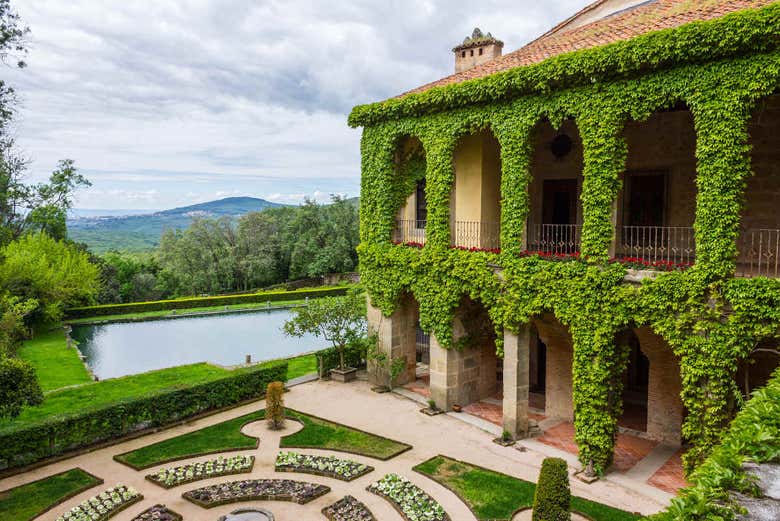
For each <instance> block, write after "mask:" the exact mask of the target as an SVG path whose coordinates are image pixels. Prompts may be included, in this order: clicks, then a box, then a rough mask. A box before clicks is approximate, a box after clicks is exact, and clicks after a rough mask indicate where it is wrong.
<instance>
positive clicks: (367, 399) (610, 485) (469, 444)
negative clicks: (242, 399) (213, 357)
mask: <svg viewBox="0 0 780 521" xmlns="http://www.w3.org/2000/svg"><path fill="white" fill-rule="evenodd" d="M285 401H286V404H287V405H288V406H289V407H291V408H294V409H297V410H300V411H302V412H305V413H309V414H314V415H317V416H321V417H324V418H327V419H329V420H332V421H336V422H339V423H343V424H345V425H349V426H352V427H355V428H358V429H363V430H365V431H368V432H372V433H375V434H378V435H382V436H386V437H389V438H393V439H395V440H398V441H401V442H405V443H409V444H411V445H413V446H414V448H413V449H412V450H410V451H408V452H405V453H403V454H401V455H399V456H397V457H396V458H393V459H391V460H389V461H386V462H382V461H378V460H374V459H372V458H365V457H360V456H353V455H346V454H343V453H337V452H332V451H323V450H301V451H300V452H303V453H310V454H333V455H336V456H338V457H341V458H347V459H352V460H355V461H360V462H364V463H366V464H369V465H371V466H373V467H375V468H376V470H375V471H374V472H372V473H370V474H368V475H367V476H363V477H361V478H359V479H357V480H355V481H353V482H350V483H344V482H342V481H338V480H335V479H330V478H324V477H319V476H312V475H308V474H279V473H276V472H274V461H275V458H276V454H277V453H278V451H279V449H278V447H279V438H280V436H282V435H286V434H290V433H291V432H294V430H296V429H298V428H300V427H299V426H298V424H297V423H295V422H288V427H287V430H286V431H284V432H281V433H279V432H273V431H269V430H267V429H266V427H265V424H264V423H262V422H257V423H253V424H250V425H247V426H246V427H245V428H244V432H245V433H247V434H250V435H253V436H259V437H260V446H259V448H258V449H256V450H246V451H238V452H234V453H231V454H246V455H254V456H255V457H256V458H257V461H256V464H255V468H254V470H253V472H252V473H251V474H242V475H238V476H223V477H219V478H214V479H210V480H203V481H200V482H196V483H191V484H189V485H183V486H181V487H176V488H173V489H170V490H164V489H162V488H160V487H158V486H157V485H154V484H153V483H150V482H149V481H147V480H145V479H144V476H145V475H146V474H149V473H151V472H154V471H155V470H156V468H150V469H147V470H146V471H142V472H136V471H134V470H132V469H130V468H129V467H126V466H125V465H122V464H120V463H118V462H116V461H114V460H113V459H112V456H114V455H115V454H119V453H122V452H126V451H129V450H133V449H136V448H139V447H142V446H145V445H148V444H151V443H155V442H157V441H160V440H163V439H167V438H171V437H174V436H177V435H179V434H183V433H186V432H191V431H194V430H197V429H200V428H203V427H206V426H208V425H213V424H215V423H218V422H222V421H225V420H228V419H231V418H235V417H237V416H241V415H244V414H247V413H249V412H252V411H254V410H257V409H259V408H261V407H262V406H263V403H262V402H258V403H254V404H250V405H245V406H242V407H239V408H236V409H233V410H231V411H226V412H223V413H219V414H216V415H214V416H211V417H208V418H203V419H200V420H197V421H194V422H192V423H189V424H186V425H182V426H178V427H174V428H172V429H169V430H166V431H162V432H159V433H155V434H150V435H147V436H143V437H141V438H138V439H135V440H130V441H127V442H124V443H121V444H117V445H114V446H112V447H107V448H103V449H100V450H97V451H95V452H92V453H90V454H86V455H83V456H77V457H74V458H71V459H68V460H63V461H60V462H56V463H52V464H51V465H47V466H45V467H41V468H38V469H35V470H32V471H30V472H27V473H25V474H22V475H18V476H12V477H9V478H5V479H2V480H0V490H5V489H8V488H12V487H15V486H18V485H21V484H24V483H28V482H30V481H34V480H37V479H40V478H43V477H46V476H49V475H52V474H56V473H58V472H62V471H64V470H67V469H70V468H73V467H81V468H83V469H84V470H86V471H88V472H91V473H93V474H95V475H97V476H99V477H102V478H103V479H105V481H106V484H105V485H103V486H100V487H95V488H93V489H91V490H89V491H86V492H84V493H82V494H80V495H78V496H76V497H74V498H72V499H70V500H69V501H67V502H65V503H64V504H62V505H60V506H58V507H56V508H55V509H53V510H52V511H51V512H49V513H47V514H44V515H43V516H40V517H39V518H38V520H37V521H53V520H55V519H56V518H57V516H58V515H59V514H61V513H62V512H64V511H66V510H68V509H70V508H71V507H73V506H74V505H76V504H78V503H80V502H81V501H83V500H85V499H87V498H89V497H91V496H92V495H94V494H96V493H98V492H101V491H102V490H104V489H105V488H108V487H110V486H112V485H113V484H115V483H117V482H122V483H124V484H127V485H130V486H133V487H135V488H136V489H138V490H139V491H140V492H141V493H142V494H144V496H145V499H144V501H142V502H141V503H138V504H136V505H133V506H132V507H131V508H128V509H127V510H126V511H124V512H121V513H120V514H119V515H117V516H116V517H114V518H112V519H115V520H117V521H129V520H130V519H132V518H133V517H134V516H136V515H138V514H139V513H140V512H142V511H143V510H145V509H146V508H148V507H149V506H151V505H153V504H155V503H164V504H167V505H168V506H169V507H170V508H172V509H173V510H175V511H177V512H179V513H180V514H182V515H183V516H184V519H185V520H186V521H201V520H203V521H208V520H216V519H218V518H219V516H221V515H224V514H226V513H228V512H230V511H232V510H234V509H235V508H237V506H236V505H225V506H222V507H217V508H214V509H211V510H208V511H207V510H204V509H201V508H200V507H198V506H196V505H194V504H192V503H189V502H187V501H185V500H183V499H182V498H181V494H182V492H185V491H187V490H192V489H195V488H199V487H202V486H207V485H212V484H216V483H221V482H225V481H232V480H235V479H250V478H251V479H258V478H280V477H282V478H287V479H296V480H300V481H308V482H315V483H321V484H324V485H327V486H329V487H331V488H332V492H331V493H329V494H327V495H325V496H324V497H322V498H319V499H317V500H315V501H313V502H311V503H309V504H307V505H295V504H291V503H284V502H250V503H242V504H241V506H247V505H255V506H261V507H264V508H267V509H269V510H271V511H272V512H274V514H275V515H276V516H277V519H278V520H279V521H285V520H289V521H292V520H296V519H307V520H310V519H311V520H316V519H323V520H324V517H323V516H322V514H321V513H320V510H321V509H322V508H323V507H324V506H327V505H330V504H332V503H334V502H335V501H337V500H339V499H341V498H342V497H343V496H344V495H346V494H351V495H353V496H354V497H356V498H357V499H359V500H360V501H363V502H364V503H365V504H366V505H367V506H368V507H369V508H370V509H371V510H372V511H373V512H374V514H375V515H376V517H377V519H378V520H379V521H401V517H400V515H399V514H398V513H397V512H396V511H395V510H394V509H393V508H392V507H391V506H390V504H389V503H388V502H387V501H385V500H384V499H382V498H379V497H378V496H375V495H373V494H370V493H368V492H367V491H366V490H365V487H366V486H367V485H368V484H369V483H371V482H373V481H375V480H378V479H379V478H381V477H382V476H384V475H385V474H387V473H390V472H394V473H398V474H401V475H403V476H405V477H407V478H408V479H410V480H411V481H413V482H414V483H415V484H417V485H418V486H420V487H421V488H423V489H424V490H425V491H426V492H427V493H429V494H430V495H431V496H433V497H434V498H435V499H436V500H437V501H438V502H439V503H441V505H442V506H443V507H444V509H445V510H446V511H447V512H448V513H449V514H450V516H451V517H452V519H453V520H458V521H467V520H473V519H474V516H473V515H472V514H471V512H470V511H469V510H468V508H466V506H465V505H464V504H463V502H461V501H460V500H459V499H458V498H457V497H456V496H455V495H454V494H453V493H452V492H450V491H449V490H447V489H445V488H444V487H442V486H441V485H439V484H438V483H436V482H434V481H432V480H430V479H428V478H426V477H424V476H422V475H420V474H417V473H416V472H413V471H412V470H411V469H412V467H413V466H414V465H417V464H418V463H420V462H422V461H425V460H427V459H428V458H431V457H433V456H436V455H438V454H444V455H446V456H449V457H451V458H455V459H460V460H464V461H467V462H470V463H474V464H477V465H481V466H485V467H488V468H491V469H494V470H496V471H498V472H503V473H506V474H509V475H512V476H515V477H517V478H521V479H526V480H529V481H536V479H537V477H538V473H539V468H540V466H541V462H542V459H543V458H544V456H545V454H544V452H539V451H535V450H528V451H526V452H520V451H518V450H516V449H514V448H511V447H500V446H498V445H495V444H494V443H492V441H491V436H490V435H488V434H487V433H485V432H484V431H483V430H481V429H479V428H476V427H474V426H472V425H469V424H467V423H465V422H463V421H459V420H458V419H456V418H453V417H452V415H448V414H444V415H439V416H435V417H428V416H425V415H423V414H420V413H419V411H418V410H419V404H417V403H416V402H413V401H411V400H408V399H406V398H404V397H402V396H399V395H396V394H389V393H388V394H376V393H372V392H371V391H370V390H369V385H368V384H367V383H365V382H353V383H351V384H347V385H344V384H339V383H336V382H321V381H317V382H312V383H307V384H303V385H298V386H296V387H294V388H293V389H291V391H290V392H289V393H287V394H286V395H285ZM213 457H215V456H204V457H201V458H191V459H188V460H183V461H180V462H177V463H175V464H176V465H178V464H183V463H185V462H186V463H191V462H195V461H204V460H208V459H211V458H213ZM168 465H170V464H168ZM164 466H167V465H164ZM571 470H572V471H573V470H574V469H571ZM572 488H573V493H574V494H575V495H578V496H582V497H585V498H587V499H591V500H595V501H600V502H603V503H606V504H609V505H612V506H614V507H617V508H622V509H625V510H629V511H636V512H640V513H642V514H650V513H654V512H657V511H658V510H660V509H661V508H663V507H664V506H665V505H666V504H667V503H668V501H669V499H670V497H671V496H670V495H668V494H664V493H660V495H659V494H656V493H654V492H653V491H657V489H654V488H651V487H646V490H645V489H637V488H636V487H627V486H623V485H621V484H618V483H615V482H612V481H609V480H602V481H598V482H596V483H594V484H592V485H585V484H583V483H580V482H579V481H577V480H572Z"/></svg>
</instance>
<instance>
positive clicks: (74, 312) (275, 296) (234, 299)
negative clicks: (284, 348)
mask: <svg viewBox="0 0 780 521" xmlns="http://www.w3.org/2000/svg"><path fill="white" fill-rule="evenodd" d="M347 289H349V288H348V287H347V286H336V287H328V288H313V289H306V290H297V291H273V292H264V293H249V294H244V295H220V296H216V297H190V298H181V299H174V300H156V301H152V302H131V303H129V304H104V305H102V306H85V307H79V308H71V309H68V310H67V311H65V318H66V319H76V318H86V317H100V316H106V315H123V314H130V313H144V312H148V311H166V310H174V309H191V308H203V307H210V306H231V305H235V304H250V303H257V302H283V301H286V300H300V299H304V298H308V297H310V298H318V297H334V296H340V295H344V294H346V292H347Z"/></svg>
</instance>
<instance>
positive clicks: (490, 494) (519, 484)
mask: <svg viewBox="0 0 780 521" xmlns="http://www.w3.org/2000/svg"><path fill="white" fill-rule="evenodd" d="M414 470H416V471H417V472H420V473H422V474H424V475H426V476H428V477H429V478H431V479H433V480H434V481H437V482H439V483H441V484H442V485H444V486H445V487H447V488H449V489H450V490H452V491H453V492H454V493H455V494H456V495H457V496H458V497H460V498H461V500H462V501H463V502H464V503H466V505H468V507H469V508H470V509H471V511H472V512H474V515H476V517H477V519H482V520H503V519H506V520H509V519H511V518H512V516H513V515H514V513H515V512H517V511H518V510H521V509H525V508H529V507H530V506H531V505H532V503H533V500H534V494H535V490H536V485H534V484H533V483H530V482H528V481H524V480H522V479H517V478H513V477H511V476H507V475H506V474H501V473H498V472H494V471H492V470H487V469H484V468H482V467H478V466H476V465H471V464H469V463H464V462H460V461H455V460H453V459H450V458H447V457H446V456H436V457H435V458H431V459H429V460H428V461H425V462H423V463H421V464H419V465H417V466H416V467H415V468H414ZM571 505H572V509H573V510H574V511H575V512H580V513H582V514H585V515H587V516H589V517H591V518H592V519H597V520H598V521H634V520H637V519H639V518H640V516H637V515H635V514H631V513H628V512H624V511H622V510H618V509H616V508H612V507H609V506H606V505H602V504H600V503H595V502H593V501H588V500H586V499H582V498H577V497H573V498H572V502H571Z"/></svg>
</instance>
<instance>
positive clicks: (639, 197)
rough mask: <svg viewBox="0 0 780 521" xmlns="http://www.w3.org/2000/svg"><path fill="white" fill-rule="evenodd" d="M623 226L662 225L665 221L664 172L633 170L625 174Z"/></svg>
mask: <svg viewBox="0 0 780 521" xmlns="http://www.w3.org/2000/svg"><path fill="white" fill-rule="evenodd" d="M626 182H627V185H628V186H627V188H628V191H627V197H626V204H625V217H624V218H623V221H624V222H623V224H624V225H625V226H664V225H665V224H666V223H665V221H666V174H665V173H663V172H634V173H628V175H627V176H626Z"/></svg>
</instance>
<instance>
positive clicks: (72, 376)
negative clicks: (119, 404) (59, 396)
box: [18, 329, 92, 392]
mask: <svg viewBox="0 0 780 521" xmlns="http://www.w3.org/2000/svg"><path fill="white" fill-rule="evenodd" d="M18 356H19V358H20V359H21V360H24V361H26V362H28V363H29V364H30V365H31V366H33V367H34V368H35V372H36V375H37V376H38V383H39V384H40V386H41V389H42V390H43V392H47V391H53V390H55V389H60V388H62V387H68V386H70V385H78V384H86V383H90V382H92V378H91V377H90V375H89V372H88V371H87V369H86V367H84V363H83V362H82V361H81V359H80V358H79V355H78V352H77V351H76V348H75V347H68V345H67V343H66V342H65V334H64V333H63V331H62V330H61V329H57V330H55V331H50V332H48V333H39V334H38V335H36V336H35V338H33V339H32V340H27V341H25V342H24V345H23V346H22V348H21V349H19V352H18Z"/></svg>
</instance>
